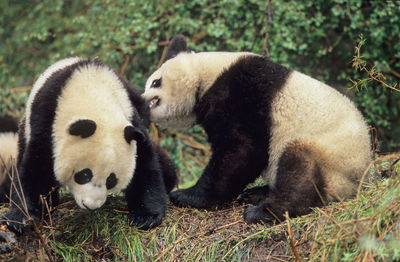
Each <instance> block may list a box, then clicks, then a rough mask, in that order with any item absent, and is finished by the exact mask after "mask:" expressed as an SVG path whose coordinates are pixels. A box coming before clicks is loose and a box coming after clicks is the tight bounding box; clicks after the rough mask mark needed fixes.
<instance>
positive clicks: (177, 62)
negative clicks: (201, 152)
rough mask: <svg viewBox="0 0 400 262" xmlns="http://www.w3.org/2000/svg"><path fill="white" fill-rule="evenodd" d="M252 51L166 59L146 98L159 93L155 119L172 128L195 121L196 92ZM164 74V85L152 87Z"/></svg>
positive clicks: (146, 92)
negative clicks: (159, 100)
mask: <svg viewBox="0 0 400 262" xmlns="http://www.w3.org/2000/svg"><path fill="white" fill-rule="evenodd" d="M244 55H255V54H251V53H231V52H202V53H180V54H179V55H178V56H177V57H176V58H174V59H170V60H168V61H166V62H165V63H164V64H163V65H162V66H161V67H160V68H159V69H158V70H157V71H155V72H154V73H153V74H152V75H151V76H150V77H149V79H148V80H147V82H146V87H145V93H144V94H143V97H144V98H145V99H147V100H151V99H152V98H153V97H155V96H158V97H159V98H160V99H161V102H160V105H159V106H157V107H155V108H154V109H152V110H151V115H150V118H151V120H152V121H154V122H156V123H159V124H160V125H162V126H165V127H170V128H187V127H190V126H192V125H193V124H194V123H195V120H196V118H195V115H194V112H193V107H194V105H195V102H196V101H195V100H196V91H197V88H198V87H200V93H199V95H200V97H201V96H202V95H204V93H205V92H206V91H207V90H208V88H210V87H211V85H212V84H213V83H214V81H215V80H216V79H217V77H218V76H219V75H220V74H221V73H222V72H223V70H225V69H227V68H229V66H230V65H232V64H233V63H234V62H235V61H236V60H237V59H238V58H240V57H242V56H244ZM161 76H162V87H165V88H151V83H152V82H153V81H154V80H155V79H158V78H160V77H161Z"/></svg>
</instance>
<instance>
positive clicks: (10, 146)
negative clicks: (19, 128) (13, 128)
mask: <svg viewBox="0 0 400 262" xmlns="http://www.w3.org/2000/svg"><path fill="white" fill-rule="evenodd" d="M17 154H18V135H17V134H16V133H13V132H7V133H0V185H1V184H2V183H3V181H4V180H5V178H6V175H7V172H8V170H9V168H11V167H12V166H13V165H15V164H16V161H17V160H16V159H17Z"/></svg>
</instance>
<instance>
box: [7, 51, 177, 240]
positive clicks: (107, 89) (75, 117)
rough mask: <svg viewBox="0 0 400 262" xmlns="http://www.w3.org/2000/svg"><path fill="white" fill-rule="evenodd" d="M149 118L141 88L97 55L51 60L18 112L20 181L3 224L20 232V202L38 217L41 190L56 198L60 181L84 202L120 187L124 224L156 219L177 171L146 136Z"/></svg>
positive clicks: (90, 204)
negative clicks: (125, 210) (126, 213)
mask: <svg viewBox="0 0 400 262" xmlns="http://www.w3.org/2000/svg"><path fill="white" fill-rule="evenodd" d="M148 118H149V109H148V107H147V106H146V105H145V101H144V100H143V99H142V98H141V96H140V93H139V92H138V91H137V90H136V89H134V88H133V87H132V86H130V85H129V84H128V83H127V82H126V81H124V80H123V79H122V78H121V77H119V76H118V74H117V73H116V72H115V71H114V70H112V69H111V68H110V67H109V66H107V65H105V64H104V63H102V62H101V61H99V60H96V59H95V60H92V59H83V58H75V57H74V58H67V59H64V60H61V61H59V62H57V63H55V64H54V65H52V66H50V67H49V68H48V69H47V70H46V71H45V72H44V73H43V74H42V75H40V77H39V78H38V79H37V81H36V82H35V84H34V86H33V89H32V91H31V93H30V95H29V98H28V101H27V106H26V111H25V116H24V117H23V119H22V120H21V125H20V130H19V147H18V161H17V169H18V177H17V179H19V181H20V183H19V181H15V184H16V185H17V186H16V187H17V188H16V190H14V191H13V193H14V194H13V195H12V200H13V204H12V207H11V210H10V212H9V213H7V214H6V215H5V217H4V220H6V221H7V225H8V227H9V229H11V230H12V231H15V232H17V233H23V232H24V230H25V228H26V226H27V223H26V221H27V217H26V215H25V213H24V212H23V211H22V210H23V209H25V211H26V209H27V211H28V212H29V215H30V216H31V217H33V218H38V217H39V215H40V214H41V212H42V210H41V205H40V199H39V198H40V195H43V196H48V197H49V198H50V200H51V201H49V202H51V203H52V204H53V205H57V203H58V199H59V197H58V186H59V185H65V186H67V187H68V188H69V190H70V191H71V193H72V195H73V197H74V199H75V202H76V203H77V204H78V206H79V207H80V208H82V209H86V210H94V209H97V208H99V207H101V206H102V205H103V204H104V202H105V201H106V198H107V195H108V193H110V192H112V191H117V190H125V196H126V200H127V203H128V210H129V216H128V218H129V223H130V225H132V226H137V227H141V228H142V229H148V228H151V227H154V226H156V225H158V224H160V222H161V219H162V217H163V216H164V213H165V210H166V204H167V202H166V201H167V193H168V192H169V191H171V189H172V188H173V187H174V185H175V183H176V180H177V179H176V174H175V169H174V165H173V163H172V161H171V160H170V159H169V157H168V156H167V155H166V154H165V153H164V152H163V151H162V150H161V149H160V148H159V147H158V146H156V145H155V144H154V143H153V142H152V141H151V140H150V139H149V137H148V134H147V128H148V125H149V119H148ZM18 185H21V187H19V186H18ZM21 192H22V193H21ZM22 194H23V196H24V202H25V203H22V201H21V199H22V197H21V196H22ZM25 206H26V208H24V207H25ZM21 207H22V209H21Z"/></svg>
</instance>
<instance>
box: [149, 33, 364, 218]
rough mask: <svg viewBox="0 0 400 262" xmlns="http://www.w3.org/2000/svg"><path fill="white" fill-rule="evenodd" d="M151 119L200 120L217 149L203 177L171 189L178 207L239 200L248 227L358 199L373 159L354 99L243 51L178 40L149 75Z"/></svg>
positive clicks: (182, 123) (170, 123) (173, 123)
mask: <svg viewBox="0 0 400 262" xmlns="http://www.w3.org/2000/svg"><path fill="white" fill-rule="evenodd" d="M143 97H144V98H145V99H146V101H147V103H148V105H149V107H150V119H151V120H152V121H154V122H156V123H158V124H160V125H161V126H165V127H167V128H168V127H169V128H186V127H190V126H192V125H194V124H199V125H201V126H202V127H203V128H204V130H205V132H206V133H207V135H208V139H209V142H210V143H211V150H212V155H211V158H210V160H209V162H208V164H207V166H206V167H205V169H204V172H203V174H202V175H201V177H200V178H199V180H198V181H197V183H196V184H195V185H194V186H192V187H190V188H187V189H181V190H176V191H173V192H171V193H170V200H171V201H172V202H173V203H174V204H175V205H178V206H190V207H195V208H209V207H212V206H216V205H220V204H222V203H226V202H228V201H231V200H233V199H235V198H236V197H237V196H238V195H239V194H241V193H242V191H243V190H244V189H245V187H246V185H248V184H249V183H251V182H253V181H254V180H255V179H256V178H257V177H259V176H261V175H262V176H263V177H264V179H265V181H266V186H263V187H255V188H252V189H249V190H246V191H245V192H244V193H243V194H242V196H241V197H240V199H242V200H246V201H249V202H250V203H251V204H253V205H250V206H249V207H247V208H246V209H245V212H244V219H245V220H246V221H247V222H248V223H257V222H264V223H270V222H274V221H282V219H284V218H285V217H286V216H285V212H286V211H287V212H288V213H289V216H291V217H294V216H299V215H303V214H306V213H308V212H310V207H315V206H321V205H325V204H327V203H329V202H330V201H335V200H344V199H346V198H349V197H351V196H354V194H355V193H356V189H357V187H358V184H359V181H360V178H361V177H362V174H363V172H364V170H365V169H366V167H367V166H368V163H369V162H370V158H371V153H370V137H369V131H368V126H367V124H366V122H365V121H364V119H363V117H362V115H361V113H360V112H359V111H358V110H357V109H356V107H355V106H354V105H353V103H352V102H351V101H350V100H349V99H348V98H346V97H345V96H344V95H342V94H340V93H339V92H338V91H336V90H335V89H333V88H332V87H329V86H327V85H325V84H323V83H321V82H320V81H317V80H316V79H313V78H311V77H309V76H307V75H304V74H302V73H300V72H297V71H294V70H290V69H288V68H286V67H283V66H281V65H278V64H276V63H274V62H271V61H270V60H268V59H267V58H265V57H263V56H261V55H257V54H253V53H246V52H200V53H194V52H191V51H190V50H188V49H187V47H186V40H185V38H184V37H183V36H176V37H175V38H173V39H172V41H171V42H170V44H169V47H168V49H167V55H166V61H165V62H164V63H163V64H162V65H161V67H160V68H159V69H157V70H156V71H155V72H154V73H152V74H151V76H150V77H149V78H148V80H147V82H146V86H145V92H144V94H143Z"/></svg>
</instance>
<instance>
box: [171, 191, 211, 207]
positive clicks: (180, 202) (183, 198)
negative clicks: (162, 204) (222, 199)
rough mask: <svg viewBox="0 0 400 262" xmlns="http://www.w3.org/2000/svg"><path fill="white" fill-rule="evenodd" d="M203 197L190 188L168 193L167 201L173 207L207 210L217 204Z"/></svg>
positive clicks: (203, 195)
mask: <svg viewBox="0 0 400 262" xmlns="http://www.w3.org/2000/svg"><path fill="white" fill-rule="evenodd" d="M205 195H206V194H200V193H198V192H196V190H195V189H194V187H191V188H187V189H180V190H176V191H173V192H171V193H169V199H170V200H171V202H172V203H173V204H174V205H175V206H179V207H194V208H209V207H211V206H215V205H217V204H218V202H217V201H212V200H210V199H208V198H206V197H205Z"/></svg>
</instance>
